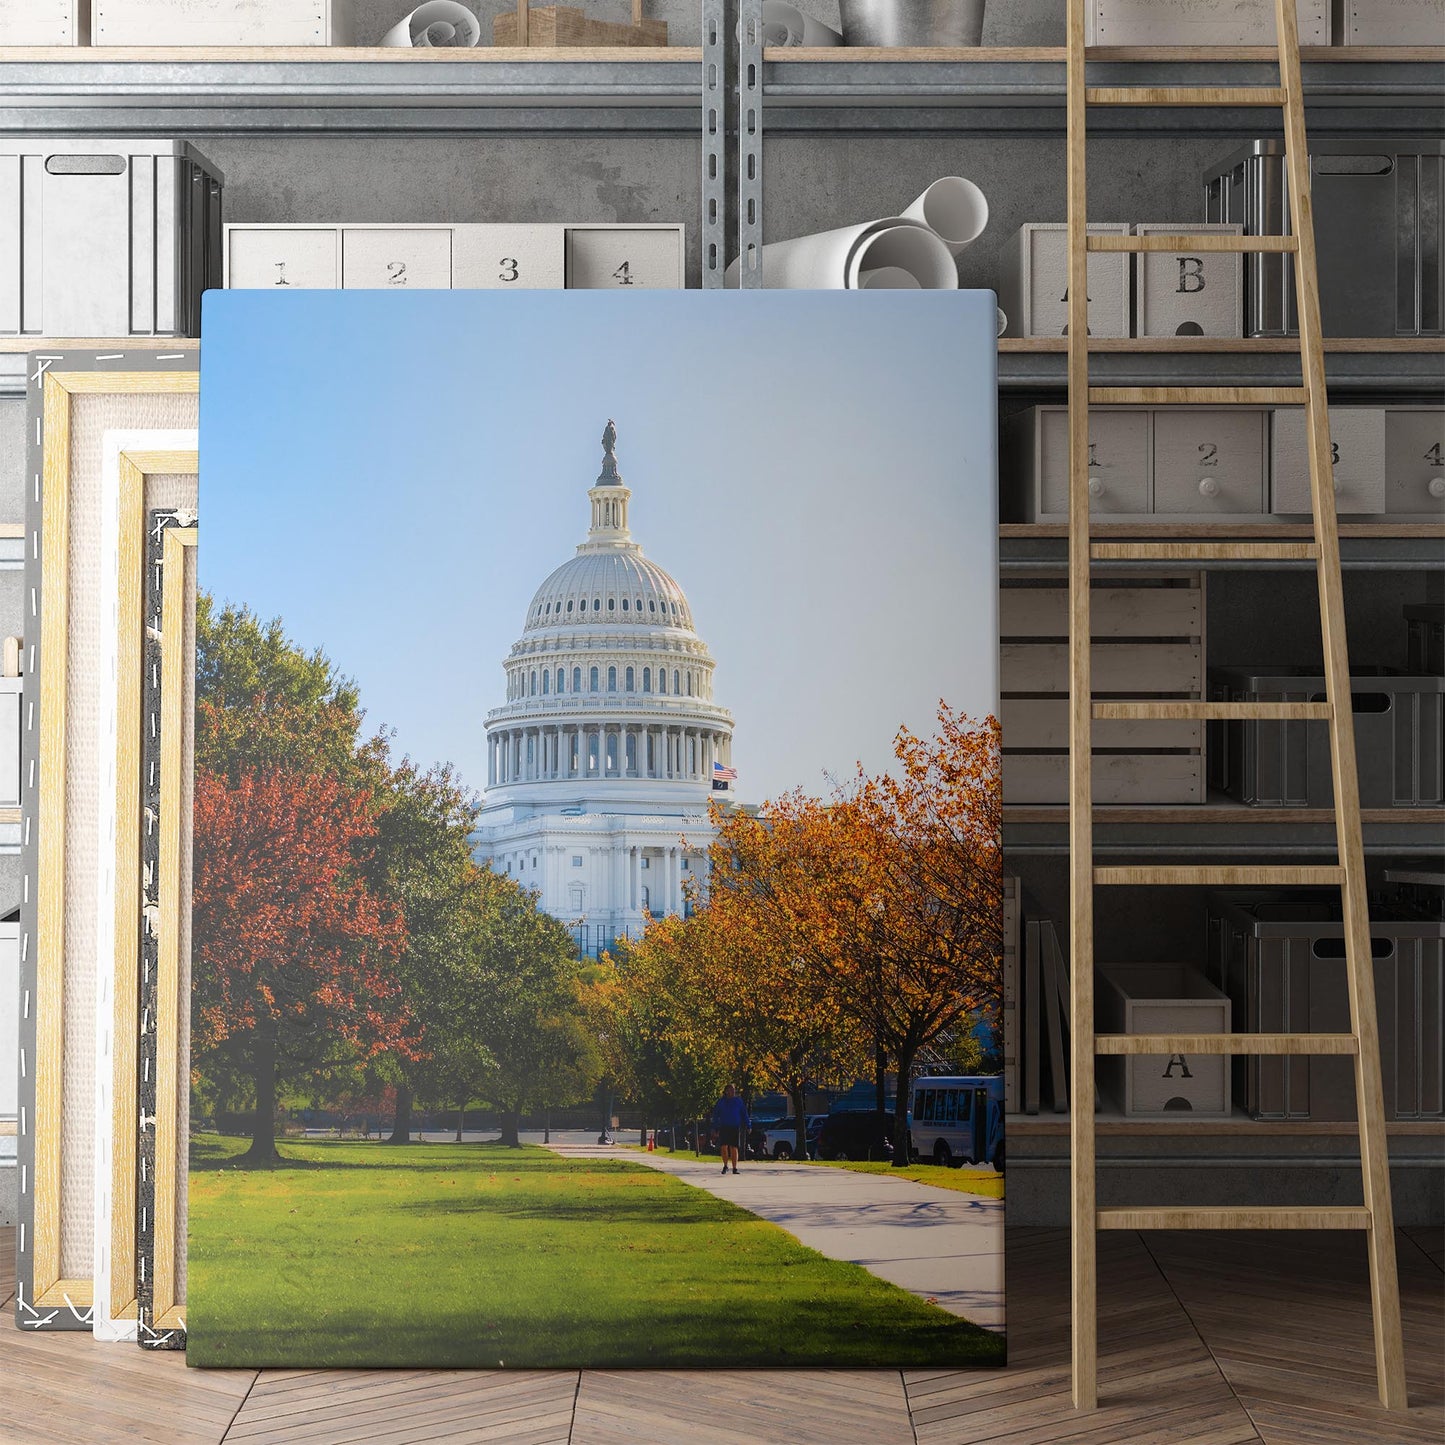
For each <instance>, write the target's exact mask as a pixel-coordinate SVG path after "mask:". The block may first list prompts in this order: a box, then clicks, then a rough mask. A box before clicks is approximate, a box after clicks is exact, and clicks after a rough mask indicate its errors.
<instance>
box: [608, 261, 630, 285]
mask: <svg viewBox="0 0 1445 1445" xmlns="http://www.w3.org/2000/svg"><path fill="white" fill-rule="evenodd" d="M612 279H613V280H614V281H616V282H617V284H618V285H619V286H631V285H633V284H634V283H633V280H632V262H631V261H624V262H623V263H622V264H621V265H620V266H619V267H618V268H617V269H616V270H615V271H614V272H613V273H612Z"/></svg>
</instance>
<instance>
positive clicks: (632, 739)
mask: <svg viewBox="0 0 1445 1445" xmlns="http://www.w3.org/2000/svg"><path fill="white" fill-rule="evenodd" d="M627 771H628V772H629V773H635V772H636V771H637V735H636V734H635V733H628V734H627Z"/></svg>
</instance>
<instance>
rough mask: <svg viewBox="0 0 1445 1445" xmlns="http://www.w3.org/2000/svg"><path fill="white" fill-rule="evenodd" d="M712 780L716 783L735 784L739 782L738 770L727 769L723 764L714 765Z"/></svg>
mask: <svg viewBox="0 0 1445 1445" xmlns="http://www.w3.org/2000/svg"><path fill="white" fill-rule="evenodd" d="M712 780H713V782H715V783H735V782H737V780H738V770H737V769H736V768H725V767H723V765H722V764H721V763H714V764H713V765H712Z"/></svg>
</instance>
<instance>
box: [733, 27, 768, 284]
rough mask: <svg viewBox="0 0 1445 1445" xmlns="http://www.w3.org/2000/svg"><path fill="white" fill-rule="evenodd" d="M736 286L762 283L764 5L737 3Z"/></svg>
mask: <svg viewBox="0 0 1445 1445" xmlns="http://www.w3.org/2000/svg"><path fill="white" fill-rule="evenodd" d="M737 85H738V285H739V286H740V287H741V288H742V289H743V290H744V291H756V290H758V289H760V288H761V286H762V284H763V267H762V249H763V4H762V0H738V80H737Z"/></svg>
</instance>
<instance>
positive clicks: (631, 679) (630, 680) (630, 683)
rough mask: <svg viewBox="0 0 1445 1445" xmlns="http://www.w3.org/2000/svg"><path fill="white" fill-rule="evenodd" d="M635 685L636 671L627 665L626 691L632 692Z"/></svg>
mask: <svg viewBox="0 0 1445 1445" xmlns="http://www.w3.org/2000/svg"><path fill="white" fill-rule="evenodd" d="M624 602H625V599H624ZM636 686H637V673H636V672H635V671H634V670H633V669H632V668H630V667H629V668H628V669H627V691H628V692H632V691H633V690H634V689H635V688H636Z"/></svg>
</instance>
